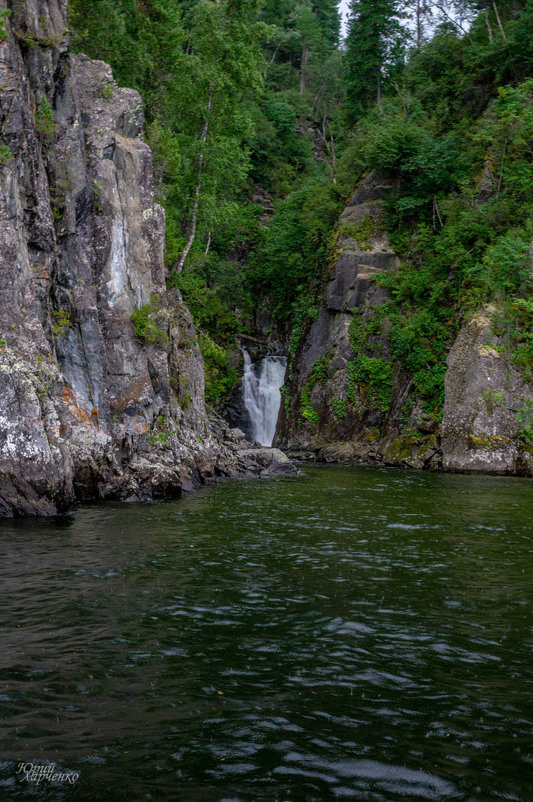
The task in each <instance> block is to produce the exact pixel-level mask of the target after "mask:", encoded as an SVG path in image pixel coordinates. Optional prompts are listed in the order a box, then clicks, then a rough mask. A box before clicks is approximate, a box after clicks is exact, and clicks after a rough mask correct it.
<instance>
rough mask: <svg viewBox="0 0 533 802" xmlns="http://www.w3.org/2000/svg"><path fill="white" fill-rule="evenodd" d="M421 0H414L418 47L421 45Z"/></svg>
mask: <svg viewBox="0 0 533 802" xmlns="http://www.w3.org/2000/svg"><path fill="white" fill-rule="evenodd" d="M421 3H422V0H416V47H417V50H419V49H420V47H421V45H422V8H421Z"/></svg>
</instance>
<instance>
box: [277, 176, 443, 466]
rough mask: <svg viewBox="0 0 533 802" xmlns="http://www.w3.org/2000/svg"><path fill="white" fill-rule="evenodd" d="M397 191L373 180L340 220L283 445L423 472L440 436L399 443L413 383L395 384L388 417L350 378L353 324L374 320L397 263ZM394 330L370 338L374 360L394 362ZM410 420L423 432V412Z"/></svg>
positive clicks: (283, 423) (302, 350)
mask: <svg viewBox="0 0 533 802" xmlns="http://www.w3.org/2000/svg"><path fill="white" fill-rule="evenodd" d="M390 188H391V187H390V184H388V183H387V181H384V180H380V179H377V178H375V177H370V178H367V179H366V180H365V181H363V182H362V184H361V185H360V186H359V187H358V188H357V190H356V191H355V192H354V194H353V196H352V197H351V198H350V200H349V202H348V204H347V206H346V208H345V209H344V211H343V213H342V215H341V220H340V223H341V225H340V232H341V234H340V236H339V237H338V240H337V254H336V259H335V262H334V264H333V266H332V268H331V271H330V275H329V276H328V281H327V285H326V287H325V291H324V303H323V305H322V306H321V307H320V309H319V312H318V317H317V320H316V321H315V322H314V323H313V324H312V325H311V326H310V328H309V329H308V331H307V332H306V333H305V335H304V337H303V338H302V341H301V343H300V346H299V348H298V351H297V354H296V358H295V359H294V361H293V364H292V375H291V377H290V379H289V398H290V402H289V404H288V405H287V406H286V407H285V409H284V410H282V414H281V416H280V422H279V424H278V431H277V437H276V444H278V445H280V446H281V447H282V448H287V449H289V450H290V452H291V453H294V454H295V455H298V456H299V457H301V458H309V459H316V458H318V459H321V460H324V461H326V462H346V463H349V462H365V463H373V462H374V463H377V462H384V463H387V464H392V465H395V464H406V465H412V466H413V467H424V465H425V464H426V463H429V462H430V461H434V458H435V454H436V452H437V449H436V448H435V442H436V438H435V435H434V434H433V432H432V433H431V436H430V437H424V436H422V437H417V438H416V442H415V441H414V438H413V443H410V442H408V441H405V440H399V439H398V438H400V436H401V434H402V431H401V429H400V427H399V425H398V419H399V417H400V410H401V407H402V405H403V403H404V401H405V398H406V395H407V393H408V390H409V385H408V382H405V381H402V380H400V379H398V378H396V381H395V384H394V388H393V393H392V399H391V404H390V409H388V410H387V411H384V410H383V408H382V406H383V405H382V404H381V405H380V404H378V403H376V401H375V399H373V398H372V397H371V394H370V393H369V392H368V388H367V387H365V386H364V385H363V384H358V383H357V382H355V381H354V379H353V374H352V373H351V370H352V369H353V360H354V358H355V357H356V356H357V354H356V352H355V351H354V346H353V344H352V340H351V338H350V324H351V323H352V321H353V320H354V318H358V319H359V320H360V321H361V322H362V323H363V324H366V323H368V322H370V321H372V320H373V318H374V317H375V314H376V311H377V309H378V308H379V307H380V306H382V305H383V304H385V303H386V301H387V299H388V291H387V290H386V289H384V288H383V287H381V286H380V285H379V284H378V283H377V282H376V278H377V277H378V276H379V275H380V273H381V272H382V271H383V270H385V269H394V268H395V267H396V265H397V262H398V260H397V257H396V255H395V253H394V251H393V250H392V248H391V247H390V244H389V241H388V238H387V236H386V234H385V232H384V227H383V221H382V207H383V197H384V194H385V193H386V192H387V191H388V190H390ZM342 232H345V233H342ZM352 232H353V234H352ZM388 325H389V324H388V321H387V319H386V318H385V319H384V320H383V321H382V324H381V331H378V332H377V333H376V334H375V335H372V337H371V338H370V340H369V344H370V346H371V354H370V353H369V354H368V355H369V356H370V355H372V356H374V357H375V356H379V357H380V358H382V359H388V358H389V356H390V354H389V346H388V338H387V331H388ZM378 328H379V327H378ZM317 365H320V370H319V374H318V375H317ZM411 418H412V420H411V419H410V420H409V426H410V428H411V429H413V428H414V430H415V431H417V433H420V432H419V430H418V424H419V423H420V424H421V422H422V418H423V414H422V412H421V410H420V409H415V410H413V412H412V415H411ZM426 425H427V423H426ZM406 428H407V427H406ZM426 434H427V432H426Z"/></svg>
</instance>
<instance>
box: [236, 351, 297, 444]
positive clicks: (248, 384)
mask: <svg viewBox="0 0 533 802" xmlns="http://www.w3.org/2000/svg"><path fill="white" fill-rule="evenodd" d="M242 355H243V357H244V373H243V377H242V397H243V401H244V406H245V407H246V411H247V412H248V415H249V416H250V421H251V423H252V440H254V441H257V442H258V443H261V445H263V446H271V445H272V440H273V439H274V434H275V432H276V423H277V420H278V412H279V407H280V403H281V393H280V387H281V385H282V384H283V380H284V378H285V368H286V366H287V357H285V356H266V357H265V358H264V359H263V360H262V362H261V366H260V368H259V371H258V372H256V371H255V369H254V365H253V362H252V360H251V359H250V354H249V353H248V351H247V350H246V349H245V348H243V349H242Z"/></svg>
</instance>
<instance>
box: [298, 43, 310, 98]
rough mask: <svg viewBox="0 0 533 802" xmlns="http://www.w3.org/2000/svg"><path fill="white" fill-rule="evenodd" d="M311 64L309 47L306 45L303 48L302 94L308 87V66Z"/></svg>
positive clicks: (301, 67) (301, 68)
mask: <svg viewBox="0 0 533 802" xmlns="http://www.w3.org/2000/svg"><path fill="white" fill-rule="evenodd" d="M308 65H309V48H308V46H307V45H304V46H303V48H302V63H301V66H300V94H302V93H303V92H304V90H305V89H307V67H308Z"/></svg>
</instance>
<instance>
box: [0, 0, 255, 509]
mask: <svg viewBox="0 0 533 802" xmlns="http://www.w3.org/2000/svg"><path fill="white" fill-rule="evenodd" d="M0 5H2V3H1V2H0ZM9 6H10V9H11V11H12V14H11V17H10V18H9V20H8V22H7V26H6V27H7V30H8V39H7V41H6V42H3V43H1V44H0V88H1V91H0V131H1V137H2V140H1V143H0V144H1V145H3V146H5V147H7V148H9V151H6V150H3V151H1V154H2V155H1V157H0V298H1V303H0V515H3V516H12V515H17V514H55V513H58V512H62V511H64V510H67V509H68V508H70V507H71V506H72V504H73V503H74V501H75V500H76V499H94V498H115V499H126V500H149V499H155V498H162V497H168V496H173V495H174V496H175V495H179V494H180V492H181V490H182V489H189V488H191V487H193V486H195V485H197V484H199V483H200V482H201V481H211V480H213V479H214V478H216V476H218V475H227V474H230V473H232V472H238V471H241V470H243V468H242V466H241V465H240V463H239V458H238V456H237V446H236V445H234V446H232V445H231V444H230V445H228V446H224V445H222V444H221V443H220V441H219V439H218V438H217V437H216V436H215V435H213V434H212V432H211V430H210V428H209V425H208V422H207V420H206V416H205V409H204V370H203V362H202V357H201V354H200V351H199V348H198V345H197V343H196V337H195V332H194V328H193V325H192V321H191V318H190V315H189V312H188V310H187V309H186V307H185V306H184V304H183V302H182V299H181V297H180V295H179V293H178V292H177V291H175V292H173V293H171V294H170V295H169V294H167V293H166V290H165V272H164V263H163V248H164V225H165V221H164V212H163V209H162V208H161V207H160V206H159V205H158V204H157V203H155V202H154V192H153V180H152V157H151V152H150V149H149V148H148V146H147V145H146V144H145V143H144V142H143V141H142V139H141V135H142V124H143V111H142V104H141V99H140V97H139V95H138V94H137V92H135V91H133V90H130V89H120V88H119V87H117V85H116V84H115V82H114V81H113V77H112V74H111V70H110V68H109V67H108V66H107V65H106V64H104V63H102V62H99V61H91V60H89V59H88V58H86V57H85V56H72V55H71V54H70V53H69V47H68V34H67V29H66V17H65V7H66V2H64V0H11V2H10V3H9ZM135 312H137V314H138V315H139V318H138V321H137V328H136V327H135V326H134V324H133V323H132V321H131V315H132V314H133V313H135ZM139 335H141V336H139Z"/></svg>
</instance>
